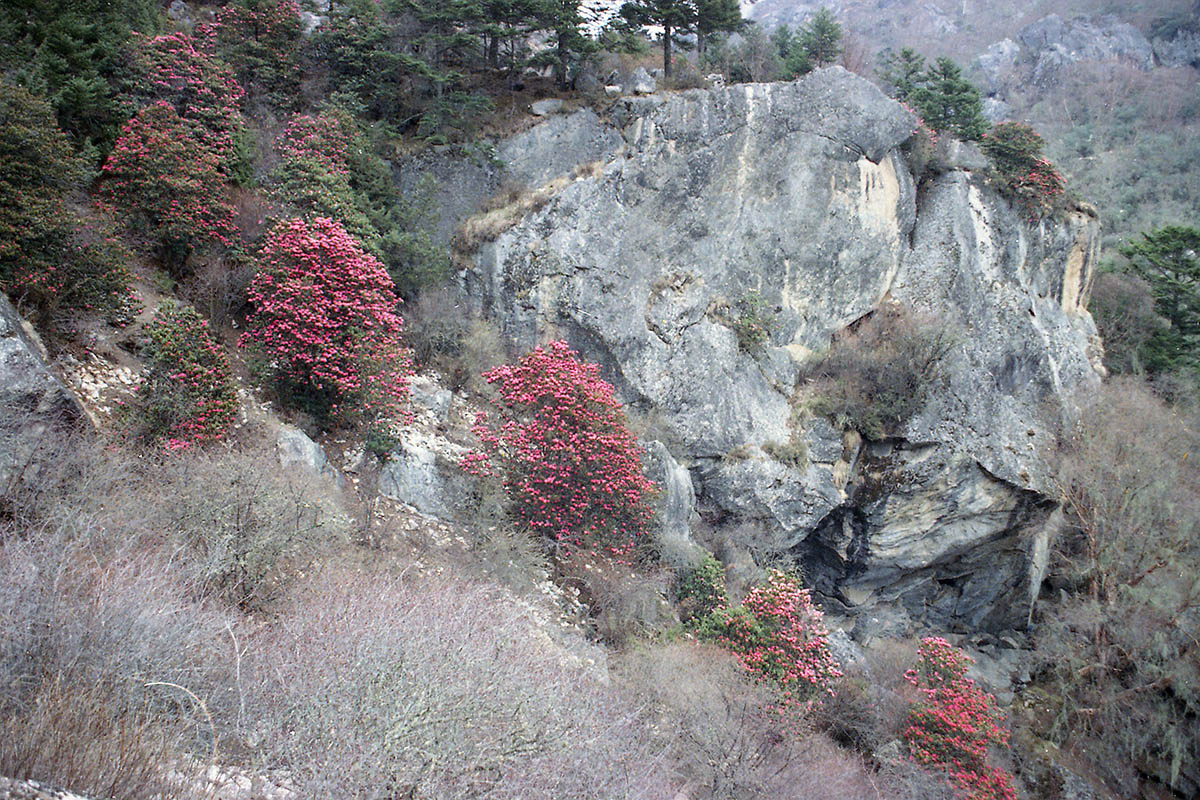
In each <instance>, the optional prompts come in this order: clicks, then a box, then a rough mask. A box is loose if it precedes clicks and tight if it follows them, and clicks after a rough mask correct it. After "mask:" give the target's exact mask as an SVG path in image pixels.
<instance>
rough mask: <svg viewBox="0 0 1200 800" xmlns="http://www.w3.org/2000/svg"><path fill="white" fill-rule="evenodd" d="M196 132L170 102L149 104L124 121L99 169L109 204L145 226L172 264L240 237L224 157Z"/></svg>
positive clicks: (103, 199)
mask: <svg viewBox="0 0 1200 800" xmlns="http://www.w3.org/2000/svg"><path fill="white" fill-rule="evenodd" d="M193 131H194V128H193V126H191V125H189V124H188V123H186V122H185V121H184V120H183V119H181V118H180V116H179V114H177V113H176V111H175V109H174V108H173V107H172V106H171V105H170V104H169V103H167V102H165V101H160V102H158V103H155V104H154V105H151V106H147V107H146V108H143V109H142V110H141V111H139V112H138V113H137V114H136V115H135V116H134V117H133V119H131V120H129V121H128V122H126V123H125V125H124V127H123V128H122V129H121V136H120V138H119V139H118V140H117V144H116V147H114V148H113V151H112V153H111V154H110V155H109V157H108V160H107V161H105V162H104V166H103V168H102V169H101V173H100V178H101V182H100V188H99V197H100V199H101V203H102V205H104V206H106V207H108V208H110V209H111V210H113V211H114V212H117V213H119V214H120V215H122V216H125V217H126V218H128V219H129V220H130V221H131V222H134V223H140V227H142V228H143V230H144V231H145V232H146V233H147V234H148V235H149V236H150V237H151V238H152V239H154V240H155V241H156V243H157V244H158V245H159V246H160V247H161V249H162V251H163V256H164V257H165V258H166V260H167V262H168V265H178V264H182V263H184V262H185V261H186V259H187V256H188V254H190V253H191V251H192V250H193V249H194V248H196V247H200V246H204V245H209V244H221V245H228V244H230V243H231V240H232V239H233V237H235V236H236V235H237V228H236V226H235V225H234V210H233V207H232V206H231V205H230V204H229V203H228V201H227V200H226V199H225V185H224V178H223V177H222V174H221V159H220V156H219V155H218V154H217V153H216V152H214V151H212V150H210V149H208V148H206V147H203V146H200V145H199V143H198V142H197V141H196V139H195V138H194V136H193Z"/></svg>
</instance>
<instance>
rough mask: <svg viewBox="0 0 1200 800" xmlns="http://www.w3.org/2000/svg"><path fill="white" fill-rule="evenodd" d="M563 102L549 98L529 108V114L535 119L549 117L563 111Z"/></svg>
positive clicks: (555, 98)
mask: <svg viewBox="0 0 1200 800" xmlns="http://www.w3.org/2000/svg"><path fill="white" fill-rule="evenodd" d="M562 108H563V101H562V100H561V99H559V98H557V97H547V98H546V99H545V100H538V101H537V102H535V103H532V104H531V105H530V106H529V112H530V113H531V114H533V115H534V116H535V117H547V116H549V115H551V114H557V113H558V112H560V111H562Z"/></svg>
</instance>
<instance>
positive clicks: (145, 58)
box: [133, 33, 245, 174]
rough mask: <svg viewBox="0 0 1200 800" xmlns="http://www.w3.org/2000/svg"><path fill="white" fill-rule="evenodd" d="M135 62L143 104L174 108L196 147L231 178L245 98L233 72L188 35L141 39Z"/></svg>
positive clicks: (135, 88) (136, 86)
mask: <svg viewBox="0 0 1200 800" xmlns="http://www.w3.org/2000/svg"><path fill="white" fill-rule="evenodd" d="M135 63H136V65H137V68H136V71H135V81H134V87H133V88H134V93H135V95H136V96H137V97H138V98H139V99H140V100H141V101H142V102H144V103H148V104H155V103H168V104H170V106H171V107H172V108H173V109H175V112H176V114H178V116H179V118H180V119H182V120H183V121H184V122H185V123H186V125H187V127H188V128H190V129H191V133H192V138H193V139H194V141H195V144H193V145H192V147H193V148H196V149H202V150H206V151H208V153H210V154H211V155H213V156H215V157H216V159H217V162H218V164H219V165H220V169H221V170H222V173H223V174H227V173H228V172H229V171H230V170H231V169H232V168H233V164H232V158H233V155H234V138H235V136H236V135H237V134H238V132H239V131H240V130H241V128H242V118H241V112H240V111H239V105H240V104H241V101H242V98H243V97H244V96H245V91H244V90H243V89H242V87H241V85H240V84H239V83H238V82H237V81H236V80H235V79H234V77H233V73H232V71H231V70H230V69H229V67H228V66H227V65H226V64H225V63H224V62H222V61H221V60H220V59H218V58H216V57H215V56H213V55H212V54H211V53H209V52H208V51H207V50H205V49H203V48H202V47H199V46H198V45H197V42H196V41H195V40H194V39H192V37H190V36H188V35H187V34H183V33H173V34H168V35H165V36H155V37H152V38H140V39H139V47H138V48H137V51H136V59H135Z"/></svg>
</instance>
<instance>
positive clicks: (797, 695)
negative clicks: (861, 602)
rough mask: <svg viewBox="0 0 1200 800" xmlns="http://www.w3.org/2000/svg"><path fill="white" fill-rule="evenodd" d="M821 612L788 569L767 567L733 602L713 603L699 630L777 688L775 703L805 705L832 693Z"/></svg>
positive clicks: (833, 667) (837, 672)
mask: <svg viewBox="0 0 1200 800" xmlns="http://www.w3.org/2000/svg"><path fill="white" fill-rule="evenodd" d="M823 619H824V614H822V613H821V610H820V609H819V608H817V607H816V606H815V605H813V602H812V598H811V597H810V595H809V592H808V590H807V589H804V588H801V586H800V580H799V579H798V578H796V577H795V576H793V575H788V574H787V573H784V572H780V571H779V570H772V571H771V573H770V574H769V575H768V577H767V582H766V583H764V584H761V585H759V586H756V587H754V588H753V589H751V590H750V592H749V593H748V594H747V595H746V600H745V602H744V603H743V604H742V605H741V606H740V607H738V608H734V609H727V608H724V607H721V608H717V609H716V610H715V611H714V612H713V614H712V616H711V617H710V618H709V620H708V621H707V622H705V623H704V624H703V625H702V628H701V632H702V635H704V636H705V637H706V638H711V639H713V640H714V641H716V642H717V643H719V644H721V645H723V646H724V647H726V648H728V649H729V650H732V651H733V652H734V653H736V654H737V656H738V658H739V659H741V662H742V664H743V665H744V666H745V667H746V669H748V670H749V671H750V672H751V673H752V674H753V675H754V676H755V677H756V678H757V679H758V680H760V681H766V682H769V683H772V684H774V685H775V686H777V687H778V688H779V690H780V698H781V703H780V706H781V709H788V708H800V709H807V708H810V707H812V706H813V705H814V704H816V703H819V702H820V700H821V697H822V696H824V695H830V696H832V695H833V694H834V683H835V682H836V680H837V679H838V678H840V677H841V676H842V672H841V668H840V666H839V664H838V662H837V660H836V659H835V658H834V657H833V653H832V652H831V651H830V649H829V631H828V629H827V628H826V627H825V624H824V621H823Z"/></svg>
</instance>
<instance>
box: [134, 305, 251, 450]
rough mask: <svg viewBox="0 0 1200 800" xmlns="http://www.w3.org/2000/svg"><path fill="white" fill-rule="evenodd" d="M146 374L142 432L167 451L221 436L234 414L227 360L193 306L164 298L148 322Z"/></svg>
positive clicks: (140, 414) (141, 394) (142, 392)
mask: <svg viewBox="0 0 1200 800" xmlns="http://www.w3.org/2000/svg"><path fill="white" fill-rule="evenodd" d="M146 334H147V337H148V339H149V342H148V344H147V346H146V351H145V354H144V355H145V358H146V364H147V368H146V373H145V375H144V376H143V380H142V384H141V386H139V387H138V391H137V401H138V409H137V410H138V413H137V423H138V427H139V428H140V431H139V432H140V434H141V435H142V437H144V438H147V439H152V440H158V441H161V442H163V443H164V444H165V446H166V447H167V449H168V450H186V449H188V448H190V447H191V446H193V445H202V444H206V443H208V442H213V441H217V440H219V439H222V438H224V436H225V434H226V432H227V431H228V430H229V426H230V425H231V424H233V420H234V418H235V417H236V416H237V411H238V399H237V391H236V390H235V389H234V386H233V380H232V376H231V374H230V371H229V359H228V358H227V357H226V356H225V351H224V350H223V349H222V348H221V345H220V344H219V343H218V342H217V341H216V339H215V338H213V335H212V332H211V331H210V330H209V326H208V320H206V319H203V318H202V317H201V316H200V315H199V314H198V313H196V310H195V309H194V308H192V307H191V306H185V305H180V304H178V303H175V302H173V301H168V302H166V303H164V304H163V305H162V307H160V308H159V309H158V311H157V312H156V313H155V315H154V319H153V320H151V321H150V323H149V324H148V325H147V327H146Z"/></svg>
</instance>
